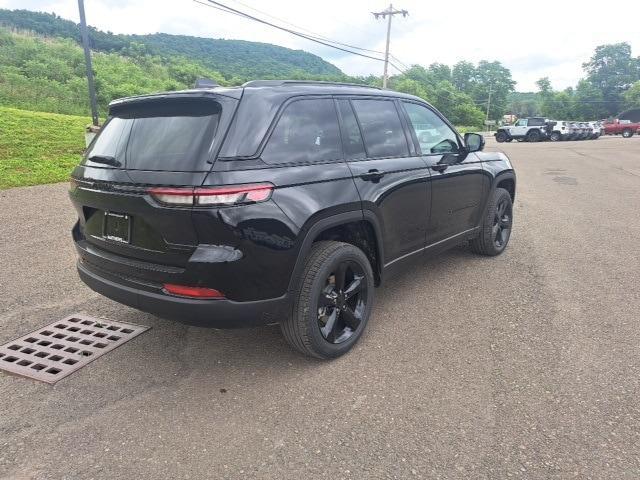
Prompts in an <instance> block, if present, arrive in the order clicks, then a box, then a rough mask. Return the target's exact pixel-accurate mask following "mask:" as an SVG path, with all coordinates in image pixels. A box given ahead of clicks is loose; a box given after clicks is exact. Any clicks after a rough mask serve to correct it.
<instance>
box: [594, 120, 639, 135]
mask: <svg viewBox="0 0 640 480" xmlns="http://www.w3.org/2000/svg"><path fill="white" fill-rule="evenodd" d="M602 126H603V128H604V134H605V135H622V136H623V137H624V138H630V137H633V135H634V134H636V133H640V132H639V130H640V123H632V122H630V121H629V120H618V119H617V118H616V119H615V120H611V121H606V122H604V123H603V125H602Z"/></svg>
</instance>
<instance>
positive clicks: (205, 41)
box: [0, 9, 342, 83]
mask: <svg viewBox="0 0 640 480" xmlns="http://www.w3.org/2000/svg"><path fill="white" fill-rule="evenodd" d="M0 25H4V26H7V27H11V28H14V29H19V30H24V31H30V32H34V33H37V34H40V35H44V36H47V37H57V38H67V39H70V40H73V41H74V42H76V43H78V44H79V43H80V29H79V26H78V25H77V24H75V23H74V22H71V21H69V20H65V19H63V18H60V17H58V16H56V15H53V14H49V13H41V12H31V11H28V10H5V9H0ZM89 38H90V42H91V48H92V50H94V51H98V52H108V53H118V54H121V55H124V56H131V57H139V56H140V55H150V56H159V57H163V58H167V57H173V56H180V57H183V58H185V59H187V60H190V61H192V62H195V63H197V64H198V65H201V66H203V67H205V68H206V69H209V70H215V71H218V72H220V74H221V75H222V76H223V77H224V78H225V79H226V80H228V81H233V83H241V82H242V81H246V80H249V79H255V78H304V77H307V76H333V77H336V76H340V75H342V72H341V71H340V70H339V69H338V68H337V67H336V66H334V65H332V64H330V63H328V62H326V61H324V60H323V59H322V58H320V57H318V56H317V55H313V54H311V53H308V52H304V51H302V50H291V49H289V48H284V47H279V46H277V45H271V44H267V43H257V42H247V41H243V40H219V39H211V38H200V37H191V36H185V35H169V34H166V33H155V34H151V35H116V34H113V33H111V32H103V31H100V30H98V29H95V28H93V27H89ZM234 79H235V81H234Z"/></svg>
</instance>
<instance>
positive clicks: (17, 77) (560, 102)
mask: <svg viewBox="0 0 640 480" xmlns="http://www.w3.org/2000/svg"><path fill="white" fill-rule="evenodd" d="M1 25H5V26H4V27H2V26H1ZM90 37H91V43H92V47H93V63H94V70H95V76H96V84H97V85H96V87H97V88H96V89H97V94H98V103H99V107H100V111H101V113H102V115H104V113H105V112H106V108H107V105H108V103H109V101H111V100H112V99H114V98H119V97H123V96H129V95H136V94H142V93H149V92H154V91H161V90H177V89H183V88H191V87H192V86H193V84H194V82H195V79H196V78H198V77H207V78H211V79H213V80H215V81H216V82H218V83H219V84H221V85H226V86H233V85H240V84H242V83H244V82H245V81H247V80H253V79H256V78H264V79H279V78H289V79H299V80H306V79H309V80H329V81H346V82H354V83H360V84H367V85H372V86H380V85H381V80H380V78H379V77H377V76H373V75H370V76H367V77H351V76H347V75H345V74H344V73H342V72H341V71H340V70H339V69H338V68H336V67H335V66H333V65H331V64H329V63H328V62H325V61H324V60H322V59H321V58H320V57H317V56H315V55H312V54H309V53H306V52H302V51H294V50H290V49H286V48H283V47H278V46H275V45H269V44H260V43H255V42H243V41H236V40H213V39H203V38H197V37H189V36H182V35H167V34H153V35H116V34H113V33H110V32H102V31H100V30H97V29H94V28H93V27H91V28H90ZM584 69H585V72H586V77H585V78H584V79H582V80H580V82H578V84H577V85H576V87H575V88H573V87H571V88H567V89H565V90H562V91H555V90H553V88H552V87H551V83H550V81H549V79H548V78H543V79H540V80H539V81H538V83H537V86H538V88H539V91H538V92H530V93H521V92H515V91H514V88H515V82H514V80H513V79H512V76H511V72H510V70H509V69H508V68H506V67H505V66H503V65H502V64H501V63H500V62H497V61H486V60H483V61H480V62H479V63H478V64H473V63H471V62H467V61H460V62H458V63H456V64H455V65H453V66H448V65H444V64H442V63H433V64H431V65H429V66H426V67H425V66H420V65H413V66H411V67H410V68H408V69H407V70H406V71H404V72H403V73H401V74H397V75H394V76H392V77H391V78H390V82H389V86H390V88H392V89H394V90H397V91H401V92H405V93H409V94H413V95H416V96H419V97H421V98H424V99H425V100H427V101H429V102H430V103H431V104H433V105H434V106H435V107H436V108H438V109H439V110H440V111H441V112H442V113H443V114H444V115H445V116H447V118H449V119H450V120H451V121H452V123H454V124H456V125H460V126H469V127H473V128H479V127H481V126H482V124H483V121H484V120H485V119H488V120H494V121H500V120H501V119H502V117H503V115H504V114H515V115H517V116H533V115H544V116H547V117H553V118H563V119H575V120H593V119H598V118H605V117H608V116H615V115H616V114H617V113H619V112H620V111H621V110H623V109H625V108H630V107H636V106H640V59H639V58H634V57H632V55H631V47H630V46H629V44H627V43H620V44H614V45H603V46H600V47H597V48H596V51H595V52H594V55H593V57H592V58H591V59H590V60H589V61H588V62H586V63H585V64H584ZM0 104H2V105H7V106H14V107H18V108H23V109H28V110H37V111H46V112H54V113H67V114H79V115H86V114H87V112H88V111H89V105H88V99H87V93H86V78H85V72H84V58H83V54H82V49H81V47H80V44H79V30H78V25H77V24H75V23H73V22H71V21H68V20H65V19H62V18H60V17H57V16H56V15H55V14H46V13H37V12H30V11H27V10H13V11H11V10H2V9H0ZM487 109H488V111H487Z"/></svg>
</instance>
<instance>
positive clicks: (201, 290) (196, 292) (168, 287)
mask: <svg viewBox="0 0 640 480" xmlns="http://www.w3.org/2000/svg"><path fill="white" fill-rule="evenodd" d="M162 287H163V290H164V292H165V293H169V294H171V295H177V296H179V297H189V298H224V295H223V294H222V293H220V292H219V291H218V290H216V289H214V288H205V287H189V286H187V285H174V284H172V283H165V284H164V285H163V286H162Z"/></svg>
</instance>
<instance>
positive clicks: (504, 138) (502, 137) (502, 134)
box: [496, 131, 509, 143]
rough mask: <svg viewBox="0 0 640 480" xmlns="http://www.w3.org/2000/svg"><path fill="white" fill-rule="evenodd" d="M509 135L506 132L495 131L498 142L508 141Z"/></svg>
mask: <svg viewBox="0 0 640 480" xmlns="http://www.w3.org/2000/svg"><path fill="white" fill-rule="evenodd" d="M508 139H509V137H508V136H507V134H506V133H505V132H502V131H500V132H498V133H496V142H498V143H502V142H506V141H508Z"/></svg>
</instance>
